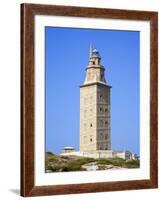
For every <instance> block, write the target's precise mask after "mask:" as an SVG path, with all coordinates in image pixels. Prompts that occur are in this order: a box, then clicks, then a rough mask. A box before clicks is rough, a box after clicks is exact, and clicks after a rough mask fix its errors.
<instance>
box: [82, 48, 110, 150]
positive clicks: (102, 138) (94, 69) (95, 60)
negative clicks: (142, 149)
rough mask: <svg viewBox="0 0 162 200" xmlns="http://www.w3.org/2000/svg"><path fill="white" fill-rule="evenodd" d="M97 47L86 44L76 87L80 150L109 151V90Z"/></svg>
mask: <svg viewBox="0 0 162 200" xmlns="http://www.w3.org/2000/svg"><path fill="white" fill-rule="evenodd" d="M104 72H105V68H104V66H103V65H102V64H101V56H100V53H99V51H98V50H97V49H94V48H92V47H90V56H89V63H88V66H87V68H86V77H85V81H84V83H83V84H82V85H81V86H80V151H83V152H84V151H97V150H110V149H111V141H110V89H111V87H110V86H109V85H107V83H106V80H105V74H104Z"/></svg>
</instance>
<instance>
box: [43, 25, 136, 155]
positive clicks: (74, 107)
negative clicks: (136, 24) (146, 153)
mask: <svg viewBox="0 0 162 200" xmlns="http://www.w3.org/2000/svg"><path fill="white" fill-rule="evenodd" d="M45 35H46V36H45V48H46V49H45V52H46V53H45V55H46V62H45V67H46V151H51V152H53V153H60V152H61V151H62V149H63V147H64V146H73V147H75V148H76V150H79V98H80V97H79V86H80V85H81V84H82V83H83V82H84V79H85V68H86V66H87V64H88V59H89V46H90V43H92V44H93V46H94V47H95V48H97V49H98V50H99V52H100V55H101V57H102V60H101V62H102V64H103V65H104V66H105V69H106V72H105V76H106V81H107V83H108V84H109V85H111V86H112V89H111V147H112V149H113V150H130V151H131V152H134V153H137V154H138V155H139V61H140V57H139V53H140V52H139V42H140V33H139V32H135V31H119V30H94V29H74V28H55V27H46V28H45Z"/></svg>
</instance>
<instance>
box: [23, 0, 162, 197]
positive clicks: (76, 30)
mask: <svg viewBox="0 0 162 200" xmlns="http://www.w3.org/2000/svg"><path fill="white" fill-rule="evenodd" d="M157 44H158V13H157V12H151V11H131V10H117V9H103V8H102V9H101V8H87V7H70V6H58V5H57V6H55V5H37V4H22V5H21V195H22V196H38V195H57V194H72V193H88V192H103V191H117V190H129V189H144V188H157V187H158V169H157V168H158V165H157V156H158V155H157V154H158V152H157V139H158V137H157V126H158V121H157V110H158V102H157V76H158V45H157Z"/></svg>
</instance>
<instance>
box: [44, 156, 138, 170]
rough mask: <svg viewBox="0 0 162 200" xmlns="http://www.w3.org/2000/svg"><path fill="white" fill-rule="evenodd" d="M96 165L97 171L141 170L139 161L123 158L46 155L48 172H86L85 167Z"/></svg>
mask: <svg viewBox="0 0 162 200" xmlns="http://www.w3.org/2000/svg"><path fill="white" fill-rule="evenodd" d="M86 164H88V165H89V164H95V165H97V167H98V169H97V170H107V169H111V168H118V167H120V168H139V164H140V161H139V160H125V159H122V158H100V159H94V158H85V157H79V156H61V155H56V154H52V153H50V152H47V153H46V163H45V167H46V172H65V171H85V170H86V168H85V167H83V165H86Z"/></svg>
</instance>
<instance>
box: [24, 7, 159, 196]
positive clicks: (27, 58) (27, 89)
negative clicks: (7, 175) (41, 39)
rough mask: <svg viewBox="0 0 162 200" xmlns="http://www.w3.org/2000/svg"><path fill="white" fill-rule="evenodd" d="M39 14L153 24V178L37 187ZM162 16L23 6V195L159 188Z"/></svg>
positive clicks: (151, 154) (151, 25)
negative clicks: (161, 24) (161, 30)
mask: <svg viewBox="0 0 162 200" xmlns="http://www.w3.org/2000/svg"><path fill="white" fill-rule="evenodd" d="M36 15H50V16H65V17H66V16H73V17H83V18H84V17H88V18H105V19H114V20H115V19H123V20H130V23H131V20H137V21H138V20H144V21H145V20H146V21H150V179H149V180H133V181H115V182H98V183H95V182H94V183H81V184H65V185H50V186H47V185H46V186H43V185H42V186H35V184H34V183H35V181H34V176H35V175H34V167H35V161H34V159H35V156H34V144H35V139H34V126H35V124H34V118H35V117H34V116H35V113H34V112H35V111H34V106H35V105H34V94H35V89H34V72H35V69H34V48H35V47H34V27H35V24H34V17H35V16H36ZM157 95H158V13H157V12H150V11H133V10H117V9H103V8H87V7H72V6H55V5H38V4H22V5H21V195H22V196H25V197H27V196H41V195H59V194H73V193H89V192H105V191H117V190H131V189H144V188H157V187H158V147H157V144H158V98H157Z"/></svg>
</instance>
